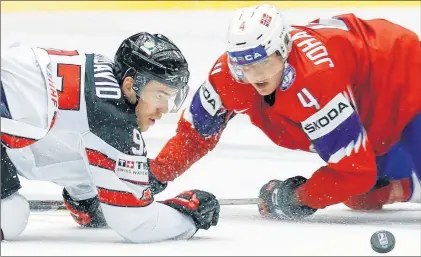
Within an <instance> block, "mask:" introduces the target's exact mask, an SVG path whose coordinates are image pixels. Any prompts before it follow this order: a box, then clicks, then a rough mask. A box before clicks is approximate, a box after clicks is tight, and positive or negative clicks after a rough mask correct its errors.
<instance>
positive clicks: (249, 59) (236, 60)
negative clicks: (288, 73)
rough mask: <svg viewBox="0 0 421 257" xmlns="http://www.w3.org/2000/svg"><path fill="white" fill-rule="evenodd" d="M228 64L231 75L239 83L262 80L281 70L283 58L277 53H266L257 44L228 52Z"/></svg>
mask: <svg viewBox="0 0 421 257" xmlns="http://www.w3.org/2000/svg"><path fill="white" fill-rule="evenodd" d="M228 58H229V60H228V66H229V69H230V72H231V74H232V75H233V77H234V78H235V79H236V80H237V81H239V82H241V83H257V82H264V81H265V80H267V79H270V78H271V77H273V76H274V75H276V74H278V73H279V72H281V71H282V69H283V67H284V60H283V58H282V57H281V56H280V55H278V54H277V53H273V54H271V55H269V56H268V55H267V54H266V51H265V49H264V48H263V47H262V46H259V47H257V48H254V49H248V50H246V51H241V52H229V53H228Z"/></svg>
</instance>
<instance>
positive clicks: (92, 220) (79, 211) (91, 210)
mask: <svg viewBox="0 0 421 257" xmlns="http://www.w3.org/2000/svg"><path fill="white" fill-rule="evenodd" d="M63 199H64V204H65V205H66V207H67V209H68V210H69V212H70V215H71V216H72V217H73V219H74V220H75V221H76V223H78V224H79V225H81V226H82V227H89V228H101V227H106V226H107V222H106V221H105V218H104V214H103V213H102V210H101V206H100V203H99V199H98V196H95V197H94V198H90V199H86V200H80V201H78V200H73V199H72V197H71V196H70V195H69V193H68V192H67V190H66V189H63Z"/></svg>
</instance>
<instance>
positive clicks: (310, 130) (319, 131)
mask: <svg viewBox="0 0 421 257" xmlns="http://www.w3.org/2000/svg"><path fill="white" fill-rule="evenodd" d="M353 113H354V109H353V108H352V106H351V104H350V103H349V101H348V100H347V99H346V98H345V97H344V96H343V95H342V93H340V94H338V95H336V96H335V97H334V98H333V99H332V100H331V101H330V102H329V103H328V104H327V105H326V106H325V107H323V109H321V110H320V111H318V112H317V113H315V114H313V115H312V116H311V117H309V118H308V119H307V120H305V121H303V122H302V123H301V126H302V128H303V129H304V131H305V132H306V134H307V135H308V136H309V138H310V139H311V140H314V139H317V138H320V137H322V136H324V135H326V134H328V133H330V132H331V131H333V130H334V129H335V128H337V127H338V126H339V125H340V124H341V123H343V122H344V121H345V120H346V119H348V118H349V117H350V116H351V115H352V114H353Z"/></svg>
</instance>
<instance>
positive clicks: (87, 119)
mask: <svg viewBox="0 0 421 257" xmlns="http://www.w3.org/2000/svg"><path fill="white" fill-rule="evenodd" d="M189 76H190V72H189V69H188V63H187V60H186V59H185V58H184V56H183V54H182V52H181V51H180V50H179V48H178V47H177V46H176V45H175V44H174V43H173V42H172V41H171V40H170V39H168V38H167V37H165V36H164V35H161V34H149V33H146V32H142V33H138V34H135V35H133V36H130V37H129V38H127V39H125V40H124V41H123V42H122V43H121V45H120V47H119V48H118V50H117V52H116V54H115V58H114V62H113V61H111V60H109V59H108V58H106V57H104V56H102V55H100V54H96V53H92V54H85V53H82V52H79V51H76V50H75V51H63V50H56V49H43V48H39V47H29V46H25V45H15V46H13V47H10V48H7V49H5V51H3V52H2V56H1V133H2V134H1V141H2V145H1V231H0V239H1V240H3V239H5V240H13V239H15V238H16V237H18V236H19V235H20V233H22V231H23V230H24V229H25V227H26V224H27V221H28V215H29V205H28V201H27V200H26V198H25V197H24V196H23V195H21V194H20V193H19V189H20V187H21V185H20V182H19V178H18V177H17V174H19V175H20V176H22V177H25V178H27V179H33V180H43V181H51V182H54V183H57V184H59V185H61V186H63V187H65V189H64V190H63V198H64V203H65V204H66V207H67V209H68V210H69V212H70V214H71V215H72V216H73V218H74V219H75V221H76V222H77V223H78V224H80V225H82V226H86V227H99V226H104V225H108V226H109V227H110V228H112V229H113V230H114V231H115V232H117V233H118V234H120V235H121V236H122V237H123V238H125V239H126V240H128V241H130V242H138V243H145V242H156V241H162V240H167V239H189V238H191V237H192V236H193V235H194V234H195V233H196V232H197V231H198V230H199V229H208V228H210V227H211V226H215V225H216V224H217V222H218V217H219V202H218V200H217V199H216V198H215V196H214V195H213V194H211V193H208V192H205V191H201V190H190V191H185V192H183V193H181V194H179V195H177V196H176V197H174V198H170V199H168V200H165V201H162V202H156V201H155V200H154V195H155V194H157V193H159V192H160V191H162V190H163V189H165V186H166V185H165V184H162V183H159V182H158V181H157V180H156V179H155V177H154V176H153V175H152V174H151V173H150V167H149V159H148V158H147V151H146V145H145V142H144V140H143V138H142V134H141V132H144V131H146V130H148V128H149V127H150V126H152V125H153V124H154V123H155V120H157V119H160V118H161V117H162V115H165V114H166V113H168V112H174V111H177V110H178V108H179V107H180V106H181V104H182V103H183V101H184V99H185V97H186V95H187V92H188V88H189V86H188V80H189ZM162 217H164V218H162Z"/></svg>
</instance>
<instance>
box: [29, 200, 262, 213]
mask: <svg viewBox="0 0 421 257" xmlns="http://www.w3.org/2000/svg"><path fill="white" fill-rule="evenodd" d="M219 204H220V205H251V204H257V198H243V199H219ZM29 208H30V210H31V211H53V210H54V211H59V210H67V208H66V206H65V205H64V202H63V201H56V200H51V201H48V200H45V201H41V200H29Z"/></svg>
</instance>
